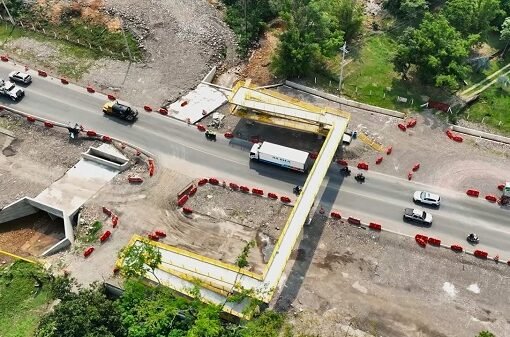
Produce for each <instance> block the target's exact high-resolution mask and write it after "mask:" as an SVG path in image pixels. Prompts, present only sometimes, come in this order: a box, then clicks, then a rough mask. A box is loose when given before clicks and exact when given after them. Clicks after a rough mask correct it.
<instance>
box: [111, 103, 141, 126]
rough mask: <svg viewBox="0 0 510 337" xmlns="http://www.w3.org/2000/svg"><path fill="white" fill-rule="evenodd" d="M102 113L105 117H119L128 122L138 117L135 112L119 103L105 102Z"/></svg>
mask: <svg viewBox="0 0 510 337" xmlns="http://www.w3.org/2000/svg"><path fill="white" fill-rule="evenodd" d="M103 113H104V114H105V115H110V116H115V117H119V118H121V119H124V120H126V121H128V122H133V121H134V120H135V119H136V118H137V117H138V111H137V110H135V109H133V108H131V107H130V106H127V105H124V104H121V103H119V102H106V103H105V105H104V106H103Z"/></svg>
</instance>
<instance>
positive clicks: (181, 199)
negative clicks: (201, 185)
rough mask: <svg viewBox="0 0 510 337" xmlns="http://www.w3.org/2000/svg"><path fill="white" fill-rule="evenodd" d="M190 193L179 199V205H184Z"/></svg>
mask: <svg viewBox="0 0 510 337" xmlns="http://www.w3.org/2000/svg"><path fill="white" fill-rule="evenodd" d="M188 199H189V195H187V194H185V195H183V196H182V197H181V198H180V199H179V200H177V206H179V207H182V206H184V204H185V203H186V201H188Z"/></svg>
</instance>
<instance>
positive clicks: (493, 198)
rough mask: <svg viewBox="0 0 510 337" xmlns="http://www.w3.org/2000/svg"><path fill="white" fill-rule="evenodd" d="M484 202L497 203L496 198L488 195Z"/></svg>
mask: <svg viewBox="0 0 510 337" xmlns="http://www.w3.org/2000/svg"><path fill="white" fill-rule="evenodd" d="M485 200H487V201H490V202H496V201H498V198H497V197H496V196H494V195H490V194H489V195H486V196H485Z"/></svg>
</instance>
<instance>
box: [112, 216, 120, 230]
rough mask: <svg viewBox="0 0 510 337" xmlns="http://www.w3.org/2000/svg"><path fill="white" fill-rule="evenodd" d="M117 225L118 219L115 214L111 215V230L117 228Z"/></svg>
mask: <svg viewBox="0 0 510 337" xmlns="http://www.w3.org/2000/svg"><path fill="white" fill-rule="evenodd" d="M118 224H119V217H118V216H116V215H115V214H113V215H112V226H113V228H115V227H117V225H118Z"/></svg>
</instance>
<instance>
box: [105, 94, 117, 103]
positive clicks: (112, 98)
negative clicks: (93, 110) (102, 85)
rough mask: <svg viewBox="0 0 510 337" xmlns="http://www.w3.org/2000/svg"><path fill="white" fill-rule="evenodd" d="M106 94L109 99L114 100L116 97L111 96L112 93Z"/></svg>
mask: <svg viewBox="0 0 510 337" xmlns="http://www.w3.org/2000/svg"><path fill="white" fill-rule="evenodd" d="M107 96H108V99H109V100H110V101H115V100H116V99H117V98H116V97H115V96H113V95H112V94H108V95H107Z"/></svg>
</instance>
